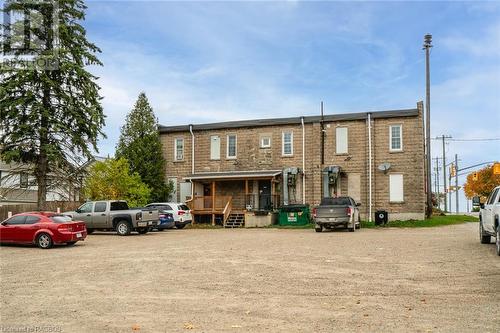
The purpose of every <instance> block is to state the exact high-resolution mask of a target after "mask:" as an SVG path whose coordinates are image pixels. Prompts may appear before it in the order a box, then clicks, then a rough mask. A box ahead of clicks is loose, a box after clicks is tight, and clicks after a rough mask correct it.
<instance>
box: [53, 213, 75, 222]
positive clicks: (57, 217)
mask: <svg viewBox="0 0 500 333" xmlns="http://www.w3.org/2000/svg"><path fill="white" fill-rule="evenodd" d="M50 219H51V220H52V222H55V223H67V222H72V221H73V220H72V219H71V217H69V216H66V215H54V216H51V217H50Z"/></svg>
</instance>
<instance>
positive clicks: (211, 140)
mask: <svg viewBox="0 0 500 333" xmlns="http://www.w3.org/2000/svg"><path fill="white" fill-rule="evenodd" d="M213 138H219V157H218V158H213V157H212V143H213ZM220 141H221V140H220V135H211V136H210V160H211V161H219V160H220Z"/></svg>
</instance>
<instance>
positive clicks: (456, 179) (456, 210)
mask: <svg viewBox="0 0 500 333" xmlns="http://www.w3.org/2000/svg"><path fill="white" fill-rule="evenodd" d="M455 207H456V208H455V212H456V213H457V214H458V155H457V154H455Z"/></svg>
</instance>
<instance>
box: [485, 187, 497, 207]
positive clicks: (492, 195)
mask: <svg viewBox="0 0 500 333" xmlns="http://www.w3.org/2000/svg"><path fill="white" fill-rule="evenodd" d="M498 191H499V189H496V190H495V191H493V193H491V194H490V197H489V198H488V201H486V204H487V205H492V204H493V203H494V202H495V198H496V197H497V193H498Z"/></svg>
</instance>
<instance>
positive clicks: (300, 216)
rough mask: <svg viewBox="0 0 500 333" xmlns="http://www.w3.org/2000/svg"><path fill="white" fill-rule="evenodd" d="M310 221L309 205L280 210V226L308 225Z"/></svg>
mask: <svg viewBox="0 0 500 333" xmlns="http://www.w3.org/2000/svg"><path fill="white" fill-rule="evenodd" d="M309 219H310V211H309V205H286V206H281V208H280V210H279V224H280V225H306V224H308V223H309Z"/></svg>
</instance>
